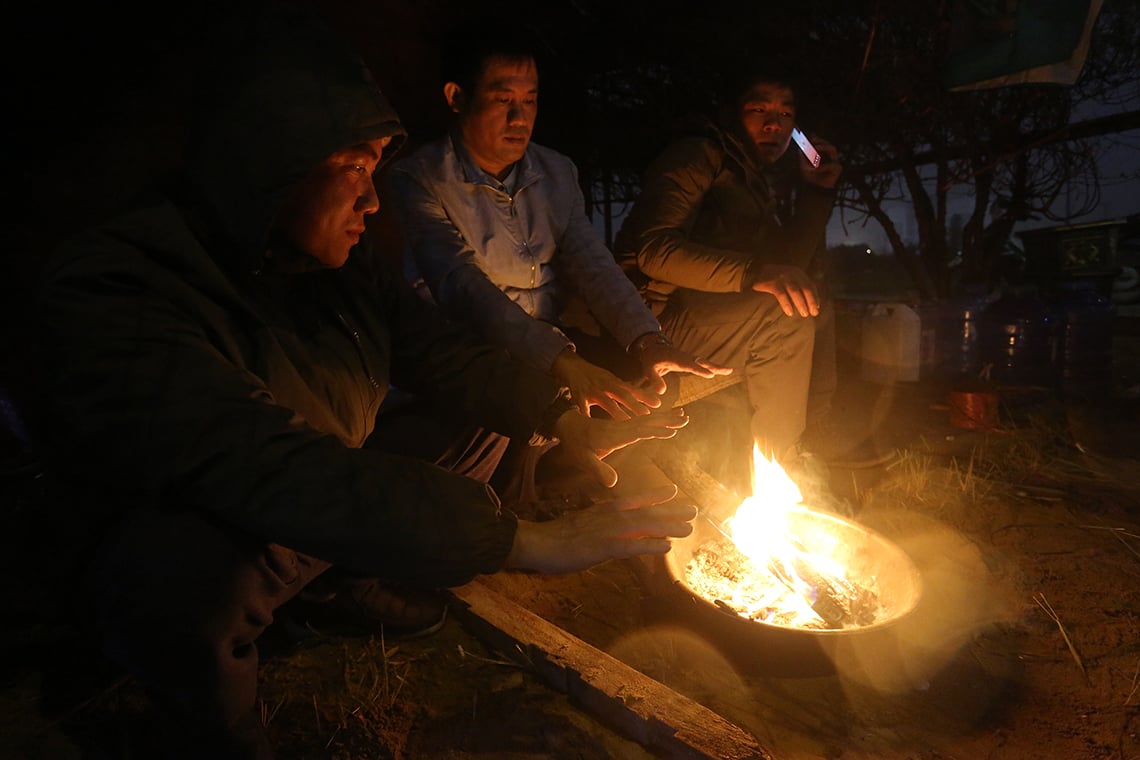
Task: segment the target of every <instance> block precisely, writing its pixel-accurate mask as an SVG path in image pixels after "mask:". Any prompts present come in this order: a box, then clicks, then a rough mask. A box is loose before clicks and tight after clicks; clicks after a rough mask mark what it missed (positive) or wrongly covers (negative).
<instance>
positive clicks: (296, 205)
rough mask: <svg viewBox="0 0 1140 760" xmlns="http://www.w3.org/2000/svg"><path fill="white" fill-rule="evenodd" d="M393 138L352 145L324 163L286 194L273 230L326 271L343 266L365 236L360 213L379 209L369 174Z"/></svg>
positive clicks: (372, 212) (364, 213) (369, 212)
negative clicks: (355, 246)
mask: <svg viewBox="0 0 1140 760" xmlns="http://www.w3.org/2000/svg"><path fill="white" fill-rule="evenodd" d="M391 141H392V138H391V137H381V138H379V139H376V140H371V141H369V142H365V143H360V144H359V145H353V146H352V147H349V148H345V149H344V150H339V151H337V152H336V153H333V154H332V155H331V156H329V157H328V158H326V159H325V160H324V161H322V162H321V163H320V164H319V165H318V166H317V167H316V168H315V169H313V170H312V171H311V172H309V174H308V176H306V177H305V178H304V179H303V180H301V182H299V183H298V184H297V185H296V186H295V187H294V188H293V190H292V192H290V194H289V197H288V198H287V199H286V201H285V203H284V205H283V206H282V208H281V211H280V213H279V214H278V217H277V218H278V222H277V230H278V231H279V232H280V233H281V234H283V235H284V236H285V238H287V239H288V240H289V241H290V242H291V243H292V244H293V245H295V246H296V247H297V248H298V249H300V250H301V251H303V252H304V253H307V254H308V255H310V256H312V257H313V258H314V259H316V260H317V261H319V262H321V263H322V264H324V265H325V266H326V267H328V268H329V269H339V268H340V267H342V266H344V263H345V262H346V261H348V255H349V252H350V251H351V250H352V247H353V246H354V245H356V244H357V243H359V242H360V236H361V235H362V234H364V230H365V227H364V217H365V216H367V215H368V214H374V213H376V211H377V209H379V208H380V201H379V199H378V198H377V195H376V186H375V185H374V184H373V181H372V174H373V173H374V172H375V171H376V168H377V167H378V166H379V165H380V157H381V156H382V155H383V153H384V148H385V147H387V145H388V143H390V142H391Z"/></svg>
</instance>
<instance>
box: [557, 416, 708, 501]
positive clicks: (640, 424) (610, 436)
mask: <svg viewBox="0 0 1140 760" xmlns="http://www.w3.org/2000/svg"><path fill="white" fill-rule="evenodd" d="M687 424H689V418H688V416H687V415H686V414H685V412H684V410H683V409H679V408H678V409H665V410H660V411H656V412H654V413H653V414H649V415H645V416H642V417H632V418H630V419H625V420H612V419H605V418H596V417H587V416H585V415H583V414H581V413H580V412H578V411H577V410H571V411H568V412H566V413H564V414H563V415H562V416H561V417H559V418H558V421H557V422H556V423H555V424H554V434H555V437H557V438H558V439H559V441H560V444H559V445H560V446H562V447H563V450H564V452H565V454H566V456H567V459H568V460H569V462H570V463H571V465H572V466H574V467H576V468H577V469H579V470H581V471H583V472H587V473H591V474H592V475H593V476H594V478H595V479H596V480H597V481H598V482H599V483H601V484H602V485H603V486H605V487H607V488H612V487H613V486H614V485H615V484H616V483H617V477H618V476H617V471H616V470H614V468H612V467H610V466H609V465H608V464H606V463H605V462H604V461H603V460H604V459H605V458H606V457H607V456H609V455H610V454H612V453H613V452H615V451H617V450H618V449H623V448H625V447H626V446H629V445H630V444H633V443H637V442H638V441H643V440H646V439H649V438H672V437H673V436H675V435H676V434H677V431H678V430H679V429H681V428H683V427H684V426H685V425H687Z"/></svg>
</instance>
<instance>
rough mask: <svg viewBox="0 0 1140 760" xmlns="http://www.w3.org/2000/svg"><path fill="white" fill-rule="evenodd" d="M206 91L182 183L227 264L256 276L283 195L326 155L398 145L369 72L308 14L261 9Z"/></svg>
mask: <svg viewBox="0 0 1140 760" xmlns="http://www.w3.org/2000/svg"><path fill="white" fill-rule="evenodd" d="M229 44H230V45H232V50H233V54H232V55H229V56H226V57H225V58H224V60H226V61H227V63H225V64H224V65H223V66H221V67H218V69H217V73H216V75H215V76H213V77H211V78H210V80H209V81H210V84H209V85H208V86H207V88H206V91H207V97H208V99H209V102H207V103H205V104H204V105H205V108H204V109H203V110H202V116H201V121H200V123H199V124H198V125H196V126H197V129H196V133H195V138H194V139H193V140H192V143H191V145H190V149H189V151H188V155H187V164H186V175H187V178H188V180H189V181H190V183H191V185H193V186H194V187H195V188H196V190H197V193H198V194H199V195H200V197H201V198H202V199H203V200H204V201H205V203H206V205H207V206H208V207H209V211H210V215H211V216H212V217H213V218H214V219H215V220H216V222H217V223H218V224H220V225H221V227H222V232H223V234H224V235H225V236H226V237H227V238H228V239H229V241H230V245H229V246H226V247H227V248H230V249H231V250H232V252H233V255H234V256H236V257H237V258H238V259H239V260H238V261H234V262H227V263H230V264H235V265H239V266H245V267H246V268H249V269H259V268H260V266H261V261H262V257H263V256H264V252H265V248H266V243H267V241H268V238H269V232H270V228H271V227H272V225H273V222H274V219H275V217H276V214H277V211H278V209H279V208H280V206H281V204H282V202H283V201H284V199H285V198H286V196H287V194H288V192H289V189H290V188H291V187H292V186H293V185H294V184H296V183H297V182H298V181H299V180H300V179H301V178H303V177H304V176H305V175H306V174H307V173H308V172H309V171H310V170H312V169H313V168H314V167H315V166H316V165H317V164H319V163H320V162H321V161H323V160H324V159H325V158H327V157H328V156H329V155H331V154H332V153H334V152H336V151H338V150H341V149H343V148H347V147H349V146H351V145H356V144H358V143H361V142H365V141H368V140H374V139H377V138H382V137H391V138H392V142H391V143H390V144H389V147H388V148H387V149H386V150H385V151H384V153H385V156H386V157H390V156H392V155H393V154H395V152H396V149H397V147H398V146H399V144H400V143H402V142H403V139H404V138H405V137H406V134H407V133H406V131H405V129H404V127H403V126H402V125H401V124H400V119H399V116H398V115H397V114H396V111H395V110H394V109H393V108H392V106H391V105H390V104H389V102H388V100H387V98H385V97H384V95H383V93H382V92H381V91H380V88H379V86H378V85H377V84H376V81H375V80H374V79H373V77H372V75H371V73H370V72H369V71H368V69H367V67H366V66H365V65H364V63H363V61H362V60H360V59H359V58H358V57H357V56H356V55H355V54H354V53H353V51H352V50H351V49H349V48H348V47H347V45H346V44H345V43H344V41H343V40H341V39H340V38H339V37H337V35H335V34H334V33H333V32H332V31H331V30H330V29H329V28H328V27H327V26H326V25H325V24H324V23H323V22H322V21H321V20H320V19H318V18H316V17H314V15H313V14H312V12H311V11H308V10H306V9H302V8H295V7H290V6H287V5H273V4H271V5H270V7H269V8H268V9H267V10H264V11H262V12H260V13H259V14H256V15H255V16H253V17H252V19H251V23H248V25H245V26H244V28H243V31H240V32H238V33H237V34H234V35H233V36H232V37H231V38H230V43H229Z"/></svg>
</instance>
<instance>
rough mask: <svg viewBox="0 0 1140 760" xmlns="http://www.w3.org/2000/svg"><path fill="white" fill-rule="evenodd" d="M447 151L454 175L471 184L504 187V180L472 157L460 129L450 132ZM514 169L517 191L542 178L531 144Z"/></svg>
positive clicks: (497, 188)
mask: <svg viewBox="0 0 1140 760" xmlns="http://www.w3.org/2000/svg"><path fill="white" fill-rule="evenodd" d="M447 153H449V154H450V158H452V159H453V162H454V166H455V175H454V176H455V178H456V179H459V180H462V181H463V182H466V183H467V184H469V185H485V186H487V187H490V188H493V189H495V190H501V189H502V188H503V183H502V182H500V181H499V180H497V179H495V178H494V177H492V176H491V175H490V174H488V173H487V172H485V171H483V170H482V169H481V168H480V167H479V166H478V165H477V164H476V163H475V161H474V159H472V158H471V154H470V153H468V152H467V148H466V146H464V144H463V137H462V136H461V135H460V134H459V130H458V129H452V130H451V131H450V132H448V140H447ZM514 171H515V173H516V180H515V188H514V192H515V193H517V192H518V191H519V190H522V189H523V188H524V187H526V186H527V185H531V184H533V183H535V182H537V181H538V180H539V179H541V178H542V170H541V169H539V168H538V166H537V162H536V161H535V159H534V156H533V154H532V146H531V145H527V147H526V152H524V153H523V157H522V158H521V159H519V161H518V163H516V164H515V166H514ZM512 195H513V193H512Z"/></svg>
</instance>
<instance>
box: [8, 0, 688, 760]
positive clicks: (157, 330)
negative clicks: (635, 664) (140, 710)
mask: <svg viewBox="0 0 1140 760" xmlns="http://www.w3.org/2000/svg"><path fill="white" fill-rule="evenodd" d="M269 8H270V9H269V11H268V12H266V13H265V14H264V15H262V14H253V16H252V21H251V22H250V23H248V26H243V27H242V30H241V31H239V32H238V33H235V34H234V35H233V39H237V40H240V51H241V52H240V54H238V55H237V56H236V58H234V59H233V63H232V65H231V66H230V68H228V69H227V70H226V72H225V77H224V81H223V82H221V83H220V84H218V85H217V89H215V90H212V91H211V103H210V106H209V107H208V108H205V109H203V111H202V114H203V119H202V121H201V123H200V124H199V125H197V126H198V129H196V130H195V134H196V139H195V140H194V141H193V143H192V148H191V150H189V151H188V158H187V162H186V165H185V167H184V168H185V171H184V172H183V173H182V175H183V176H182V180H181V181H180V182H178V183H177V184H174V185H172V186H170V187H168V188H166V189H165V190H164V191H163V192H162V193H158V194H154V195H152V196H150V197H149V198H147V199H145V200H143V201H141V202H140V203H139V204H138V205H137V206H135V207H134V208H133V209H132V210H129V211H127V212H125V213H123V214H122V215H120V216H118V217H116V218H114V219H111V220H109V221H107V222H106V223H104V224H102V225H100V226H98V227H97V228H95V229H92V230H89V231H87V232H84V233H81V234H79V235H77V236H75V237H73V238H72V239H70V240H68V241H66V242H65V243H64V244H63V245H62V246H61V247H60V248H59V249H57V250H56V251H55V252H54V253H53V255H52V256H51V258H50V259H49V262H48V263H47V264H46V265H45V267H44V269H43V278H42V280H41V282H40V283H39V288H38V292H37V297H36V299H35V301H36V303H37V311H36V313H35V322H34V324H35V325H36V326H37V332H36V334H35V337H36V344H37V345H38V346H40V347H42V348H43V349H44V350H42V351H40V352H38V353H37V354H36V355H35V356H34V357H32V366H33V367H34V368H35V370H36V380H37V382H36V384H35V387H36V388H37V391H38V393H37V395H36V396H35V398H34V399H31V400H30V402H29V407H28V409H29V414H28V421H29V427H30V428H31V430H32V437H33V439H34V444H35V446H36V447H37V448H38V450H39V451H40V453H41V454H42V458H43V461H44V463H45V467H46V469H47V472H48V474H49V477H50V478H52V479H53V480H54V481H56V482H58V483H60V484H61V486H62V487H64V488H65V490H66V492H68V493H69V494H70V495H71V496H70V499H69V500H68V503H70V504H71V505H72V507H73V510H72V512H73V515H72V518H73V519H75V520H83V521H84V522H85V524H86V525H89V526H90V530H89V534H90V536H91V538H92V542H91V545H92V546H91V552H90V553H89V554H81V555H79V556H77V558H76V563H77V567H76V572H77V574H78V575H77V577H79V578H81V579H82V582H81V583H78V582H77V586H79V591H78V593H77V597H78V601H79V605H78V610H79V612H80V613H81V614H82V615H83V620H82V622H83V623H85V624H88V625H90V627H91V629H92V631H93V633H94V634H95V635H96V636H97V637H98V641H99V642H100V644H101V646H102V648H103V649H104V651H105V652H106V654H107V655H108V656H109V657H110V658H111V659H112V660H113V661H115V662H117V663H118V664H120V665H121V666H123V667H125V668H126V669H127V670H128V671H129V672H131V673H132V674H134V675H135V676H136V677H137V678H138V679H139V681H140V682H141V683H142V685H143V686H144V687H145V688H146V690H147V691H148V693H149V694H150V695H151V696H152V697H153V698H154V700H155V702H156V704H158V705H159V706H160V707H162V708H164V709H163V714H164V715H167V716H168V717H169V718H170V719H171V720H172V721H174V725H176V726H178V727H179V730H180V733H179V734H178V735H177V739H176V740H174V741H171V743H170V744H171V746H170V747H169V750H170V754H171V755H175V756H187V757H211V758H225V757H246V756H258V757H266V756H269V750H268V749H267V747H266V744H265V741H264V732H263V727H261V726H260V721H259V719H258V717H257V716H256V714H255V713H254V704H255V701H256V692H257V670H258V655H257V643H256V642H257V639H258V637H259V636H260V634H261V633H262V632H263V631H264V630H265V629H266V628H267V627H268V626H269V624H270V623H271V622H272V621H273V616H274V612H275V611H276V610H278V609H279V608H280V607H281V606H282V605H283V604H285V603H286V602H289V601H290V600H292V599H294V598H295V597H297V595H298V594H299V593H300V592H301V591H302V590H303V589H305V587H306V586H307V585H309V584H310V582H311V581H313V580H314V579H316V578H318V576H322V574H324V573H325V572H326V571H327V570H329V568H330V567H331V568H334V570H336V571H339V572H341V573H343V575H344V577H345V578H346V579H347V580H346V586H345V587H346V588H349V589H351V594H350V596H349V598H348V600H347V601H348V604H346V605H344V606H342V607H341V608H340V611H341V612H342V613H344V614H345V615H350V614H353V613H354V612H355V613H356V614H355V618H354V619H355V620H356V621H357V622H363V623H365V624H368V623H371V624H373V625H374V627H375V628H377V629H380V628H383V627H385V626H386V625H389V626H390V625H397V624H399V623H404V622H411V623H412V624H413V625H414V626H421V627H422V626H424V625H427V624H432V623H434V622H435V619H434V617H433V616H434V614H435V610H434V609H433V608H432V605H431V603H430V602H429V601H427V600H425V599H424V598H423V597H416V596H411V597H404V596H401V595H400V594H396V595H395V596H393V595H392V594H389V593H386V592H385V590H384V589H385V587H384V586H381V585H378V584H377V583H369V582H367V581H369V580H370V579H376V578H383V579H385V580H386V581H389V582H393V583H402V584H408V586H410V587H415V588H443V587H449V586H456V585H461V584H463V583H466V582H467V581H468V580H470V579H471V578H473V577H474V576H476V575H478V574H481V573H493V572H496V571H499V570H501V569H504V568H525V569H531V570H536V571H540V572H569V571H575V570H579V569H583V568H585V567H589V566H591V565H593V564H596V563H598V562H602V561H605V560H607V559H611V558H618V557H628V556H633V555H636V554H641V553H662V552H665V551H668V548H669V539H670V537H676V536H682V535H687V534H688V532H689V530H690V529H691V524H690V521H691V519H692V518H693V516H694V515H693V510H692V509H691V508H690V507H688V506H686V505H680V504H676V503H672V502H670V501H669V498H670V496H671V495H672V494H673V493H675V490H673V491H670V492H669V493H651V494H645V495H642V496H640V497H636V498H631V499H627V500H626V501H625V502H624V503H618V502H612V503H599V504H595V505H594V506H592V507H589V508H586V509H584V510H580V511H576V512H570V513H567V514H565V515H564V516H562V517H561V518H559V519H556V520H552V521H548V522H543V523H535V522H529V521H525V520H520V519H517V518H516V517H515V516H514V515H513V514H512V513H511V512H509V511H508V510H506V509H504V508H503V506H502V505H501V504H500V502H499V500H498V498H497V496H496V494H495V493H494V491H493V490H492V489H491V488H490V487H489V486H488V485H487V484H486V483H485V482H482V481H481V480H480V479H478V478H475V477H468V476H467V475H464V474H460V473H458V472H453V471H450V470H448V469H445V468H444V467H442V466H440V463H437V461H427V460H420V459H416V458H412V457H409V456H401V455H398V454H393V453H391V451H392V450H393V449H399V448H400V447H401V443H402V442H399V441H397V442H388V444H387V445H386V446H380V447H376V446H371V445H367V444H370V443H371V439H373V438H374V437H375V436H374V435H373V433H374V425H375V419H376V415H377V412H378V411H379V410H380V409H381V405H382V403H383V402H384V401H385V398H386V396H387V395H388V393H389V390H390V389H392V388H396V389H406V390H409V391H410V392H414V393H415V394H416V395H417V396H418V397H421V398H428V399H431V400H432V401H433V402H434V403H435V404H437V405H438V406H439V407H440V408H443V409H447V410H450V412H451V413H453V414H454V415H455V416H456V418H457V419H463V420H467V421H470V422H471V423H473V424H475V425H480V426H483V427H484V428H486V429H488V430H494V431H495V432H497V433H500V434H502V435H509V436H511V437H512V438H519V437H521V438H522V439H524V440H525V439H528V438H529V439H531V440H533V441H535V442H536V443H541V442H544V441H545V440H550V439H555V440H559V441H560V442H561V443H560V445H561V446H562V447H564V448H565V449H566V450H567V456H568V459H569V461H571V462H573V463H575V464H576V465H577V466H578V467H580V468H582V469H583V470H586V471H588V472H591V473H593V475H594V476H595V477H596V479H597V480H598V481H600V482H601V483H602V484H603V485H606V486H612V485H614V483H615V481H616V473H615V472H614V471H613V469H612V468H611V467H609V465H607V464H606V463H605V462H604V461H603V458H604V457H605V456H606V455H607V454H608V453H610V452H612V451H613V450H616V449H618V448H621V447H623V446H626V445H629V444H630V443H633V442H635V441H637V440H641V439H645V438H668V437H670V436H672V435H673V434H674V433H675V431H676V429H677V428H679V427H681V426H683V425H684V424H685V422H686V421H687V419H686V418H685V417H684V415H683V413H680V412H678V413H676V414H672V415H653V416H652V417H639V418H636V419H632V420H627V421H617V420H600V419H591V418H589V417H587V416H585V415H582V414H580V413H579V412H578V411H577V410H576V409H575V407H574V405H573V404H572V403H571V402H570V401H568V400H567V398H566V394H565V390H564V389H563V388H561V387H559V386H558V384H557V383H556V382H554V381H553V380H552V379H551V378H549V377H547V376H546V375H545V374H544V373H541V372H538V371H537V370H533V369H530V368H528V367H526V366H525V365H523V364H520V363H518V362H515V361H513V360H511V359H510V358H509V357H508V355H507V354H506V353H505V352H504V351H502V350H501V349H497V348H493V347H490V346H486V345H483V344H480V343H478V342H475V341H473V340H472V339H471V337H470V336H469V335H468V333H467V332H465V331H464V330H463V329H462V328H461V327H459V326H457V325H454V324H451V323H449V322H448V321H446V320H445V319H444V318H443V317H442V316H441V315H440V314H439V313H438V312H437V311H436V310H435V308H434V307H433V306H431V305H430V304H427V303H425V302H424V301H423V300H422V299H420V298H418V297H417V296H416V295H415V294H414V292H413V291H412V290H411V289H410V287H408V285H407V283H405V282H403V281H402V279H401V278H399V277H398V276H396V277H392V276H390V275H389V273H388V272H386V271H375V272H368V273H365V272H363V271H361V267H362V266H363V265H364V263H365V262H364V261H362V257H359V256H350V252H351V251H353V250H354V249H355V248H356V247H357V245H358V243H359V241H360V239H361V237H362V236H363V235H365V233H366V228H365V217H366V215H369V214H372V213H375V212H376V211H377V209H378V205H379V204H378V200H377V195H376V191H375V186H374V184H373V175H374V173H375V172H376V171H377V169H378V168H379V167H380V165H381V164H382V162H383V160H384V156H386V155H388V154H390V153H391V151H392V150H393V149H394V147H395V146H396V145H397V144H398V143H399V141H400V140H401V139H402V138H403V136H404V129H403V127H402V126H401V125H400V122H399V119H398V117H397V115H396V113H395V112H394V111H393V110H392V108H391V107H390V106H389V104H388V103H387V101H386V100H385V98H384V96H383V95H382V94H381V92H380V91H379V89H378V88H377V86H376V84H375V82H374V81H373V80H372V78H371V76H370V75H369V73H368V71H367V69H366V68H365V67H364V66H363V64H362V63H361V62H360V61H359V60H358V59H357V58H356V57H354V56H353V55H351V54H349V53H347V52H346V51H345V50H344V49H343V48H342V47H341V43H340V41H339V40H337V39H336V37H335V36H334V35H332V34H330V33H329V32H328V30H327V29H326V28H325V27H324V26H323V25H322V24H320V23H319V22H317V21H315V20H314V18H313V17H312V15H311V13H309V12H306V11H303V10H297V9H292V8H290V7H289V6H286V5H281V4H276V5H271V6H269ZM214 52H215V53H217V51H214ZM461 453H469V452H461ZM480 453H484V454H485V453H486V452H480V451H476V452H475V454H476V456H475V457H471V458H470V459H471V460H478V459H479V458H480V457H479V454H480ZM439 461H440V462H442V460H439ZM457 461H459V460H453V461H451V462H448V464H455V463H456V462H457ZM476 465H478V462H476ZM471 471H472V472H477V471H479V468H478V466H476V467H475V468H474V469H472V470H471ZM326 577H327V576H326ZM362 581H363V582H362ZM343 598H345V594H336V595H334V599H343ZM409 600H410V601H409ZM424 608H427V610H426V612H427V613H429V614H428V616H427V617H425V609H424ZM428 629H429V630H430V626H429V628H428ZM172 738H173V737H172Z"/></svg>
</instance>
